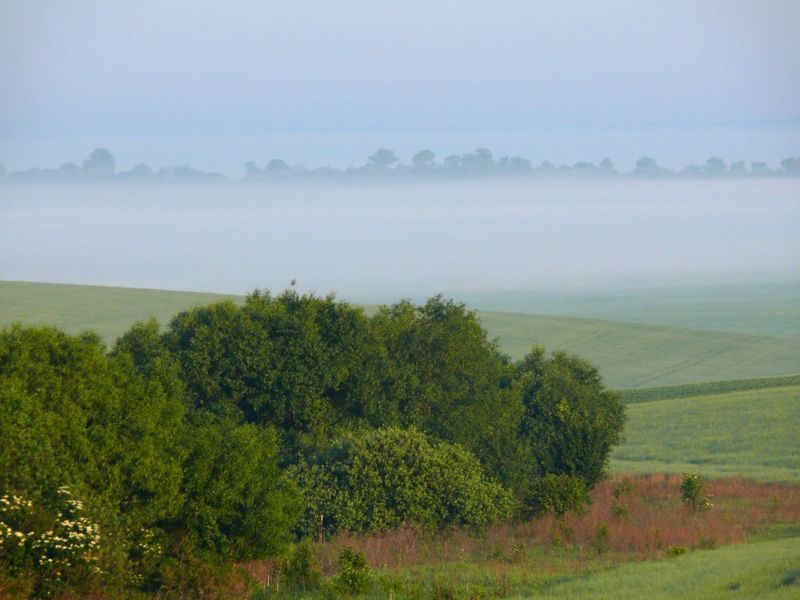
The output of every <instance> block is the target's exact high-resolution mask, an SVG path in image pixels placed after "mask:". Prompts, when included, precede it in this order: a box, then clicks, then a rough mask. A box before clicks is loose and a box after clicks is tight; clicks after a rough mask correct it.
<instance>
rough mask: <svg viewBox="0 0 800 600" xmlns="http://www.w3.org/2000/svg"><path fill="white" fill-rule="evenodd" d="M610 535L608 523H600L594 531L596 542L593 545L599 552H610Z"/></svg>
mask: <svg viewBox="0 0 800 600" xmlns="http://www.w3.org/2000/svg"><path fill="white" fill-rule="evenodd" d="M609 536H610V533H609V530H608V525H606V524H605V523H599V524H598V525H597V529H595V532H594V542H593V543H592V546H593V547H594V550H595V552H597V553H598V554H605V553H606V552H608V538H609Z"/></svg>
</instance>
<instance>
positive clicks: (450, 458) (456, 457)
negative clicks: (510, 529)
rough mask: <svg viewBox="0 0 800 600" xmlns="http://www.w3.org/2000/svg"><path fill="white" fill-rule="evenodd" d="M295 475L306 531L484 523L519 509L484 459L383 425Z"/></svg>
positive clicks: (342, 443)
mask: <svg viewBox="0 0 800 600" xmlns="http://www.w3.org/2000/svg"><path fill="white" fill-rule="evenodd" d="M290 473H291V475H292V477H293V478H294V480H295V481H296V482H297V483H298V485H299V487H300V488H301V490H302V493H303V497H304V499H305V513H304V518H303V520H302V524H301V533H302V534H304V535H306V536H312V537H316V536H317V534H318V532H319V531H318V529H319V523H320V515H322V519H323V525H322V526H323V527H324V530H325V532H326V533H328V534H331V533H334V532H335V531H337V530H339V529H346V530H350V531H380V530H387V529H394V528H397V527H400V526H401V525H404V524H407V523H411V524H416V525H420V526H422V527H425V528H428V529H440V528H443V527H447V526H450V525H464V526H468V527H475V528H481V527H483V526H485V525H488V524H489V523H492V522H494V521H497V520H501V519H504V518H508V517H509V516H510V515H511V509H512V504H513V500H512V497H511V494H510V493H509V492H508V491H507V490H505V489H504V488H503V487H502V486H501V485H500V484H498V483H495V482H493V481H490V480H489V479H487V478H486V477H485V476H484V475H483V472H482V471H481V467H480V464H479V463H478V461H477V459H476V458H475V457H474V456H473V455H472V454H470V453H469V452H467V451H466V450H464V449H463V448H461V447H459V446H456V445H454V444H448V443H445V442H434V441H431V440H429V439H428V438H427V437H426V436H425V435H423V434H422V433H420V432H418V431H416V430H413V429H411V430H403V429H398V428H387V429H378V430H373V431H368V432H364V433H362V434H360V435H354V436H350V437H346V438H344V439H342V440H340V441H339V442H338V443H337V444H335V445H334V446H333V447H332V448H331V450H330V451H329V452H328V453H326V454H324V455H322V456H321V457H319V459H318V460H317V461H316V462H314V463H312V464H310V465H309V464H305V463H301V464H300V465H299V466H298V467H296V468H292V469H291V470H290Z"/></svg>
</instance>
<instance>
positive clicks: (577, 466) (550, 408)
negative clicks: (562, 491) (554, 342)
mask: <svg viewBox="0 0 800 600" xmlns="http://www.w3.org/2000/svg"><path fill="white" fill-rule="evenodd" d="M514 386H515V388H516V389H517V390H518V391H519V393H520V394H521V396H522V402H523V404H524V406H525V412H524V415H523V418H522V421H521V428H520V433H521V435H522V437H523V439H524V441H525V444H526V445H527V447H528V449H529V451H530V456H531V467H532V468H533V470H534V471H533V473H532V474H531V476H530V477H529V479H533V477H535V476H537V475H538V476H540V477H541V476H544V475H546V474H556V475H560V474H564V475H569V476H577V477H580V478H581V479H582V480H583V481H584V483H585V484H586V486H587V487H588V488H590V489H591V488H592V487H593V486H594V485H595V484H596V483H597V482H598V481H599V480H600V478H601V477H602V475H603V472H604V469H605V467H606V464H607V462H608V457H609V454H610V453H611V449H612V448H613V447H614V446H615V445H617V444H619V443H620V442H621V441H622V428H623V425H624V406H623V404H622V402H621V401H620V397H619V395H618V394H616V393H615V392H612V391H610V390H607V389H606V388H605V387H604V386H603V384H602V380H601V379H600V375H599V373H598V372H597V369H596V368H595V367H593V366H592V365H590V364H589V363H587V362H586V361H583V360H581V359H579V358H577V357H575V356H570V355H568V354H565V353H563V352H556V353H554V354H553V355H552V356H551V357H550V358H547V357H545V354H544V350H543V349H542V348H534V349H533V351H532V352H530V353H529V354H528V355H527V356H526V357H525V358H524V359H523V360H522V361H521V362H520V363H518V365H517V368H516V372H515V374H514Z"/></svg>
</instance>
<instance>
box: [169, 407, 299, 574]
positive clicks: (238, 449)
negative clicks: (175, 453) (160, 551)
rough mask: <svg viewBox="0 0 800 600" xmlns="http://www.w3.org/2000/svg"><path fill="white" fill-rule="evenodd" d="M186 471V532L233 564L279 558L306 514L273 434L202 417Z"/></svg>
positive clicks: (195, 425)
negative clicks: (285, 472)
mask: <svg viewBox="0 0 800 600" xmlns="http://www.w3.org/2000/svg"><path fill="white" fill-rule="evenodd" d="M195 419H196V422H195V423H193V425H192V437H191V439H190V440H189V443H188V445H189V448H188V449H189V456H188V457H187V459H186V465H185V473H186V475H185V483H184V493H185V495H186V503H185V506H184V509H183V511H182V512H181V516H180V527H181V529H182V530H183V531H185V532H186V533H187V535H188V539H189V541H190V542H191V543H192V544H193V546H196V547H197V548H198V549H199V550H201V551H203V552H206V553H210V554H211V555H214V556H220V557H223V558H226V559H232V560H245V559H250V558H260V557H264V556H269V555H275V554H277V553H279V552H280V551H282V550H283V549H284V547H285V546H286V544H287V543H288V542H289V541H290V532H291V530H292V527H293V526H294V523H295V521H296V520H297V517H298V515H299V512H300V508H299V503H298V498H297V491H296V488H295V486H294V484H293V483H292V482H291V481H289V480H288V479H287V478H285V477H284V476H283V474H282V472H281V470H280V468H279V466H278V441H277V436H276V434H275V432H274V431H273V430H272V429H270V428H261V427H257V426H255V425H253V424H249V423H247V424H238V423H235V422H232V421H230V420H228V419H222V420H219V419H216V418H213V417H211V416H208V415H198V416H196V417H195Z"/></svg>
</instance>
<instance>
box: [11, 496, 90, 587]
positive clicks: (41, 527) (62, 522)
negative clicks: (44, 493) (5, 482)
mask: <svg viewBox="0 0 800 600" xmlns="http://www.w3.org/2000/svg"><path fill="white" fill-rule="evenodd" d="M84 512H85V511H84V506H83V503H82V502H81V501H80V500H77V499H74V498H72V494H71V492H70V490H69V489H68V488H67V487H62V488H59V490H58V492H57V494H56V501H55V510H54V511H53V510H47V509H45V508H44V507H43V506H39V505H38V503H37V504H34V502H33V501H31V500H29V499H26V498H24V497H23V496H17V495H4V496H2V497H0V563H4V566H5V568H6V570H7V571H9V572H10V573H12V574H18V575H21V576H27V577H31V578H33V580H34V582H35V584H34V588H35V591H36V594H37V595H39V596H49V595H52V594H53V593H54V592H55V590H57V589H58V588H59V587H60V586H61V585H62V584H66V583H70V582H88V581H89V580H90V579H91V578H92V577H93V576H94V575H96V574H98V573H99V572H100V569H99V567H98V566H97V561H98V557H99V545H100V526H99V525H98V524H97V523H95V522H94V521H92V520H91V519H89V518H88V517H86V516H85V515H84Z"/></svg>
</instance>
